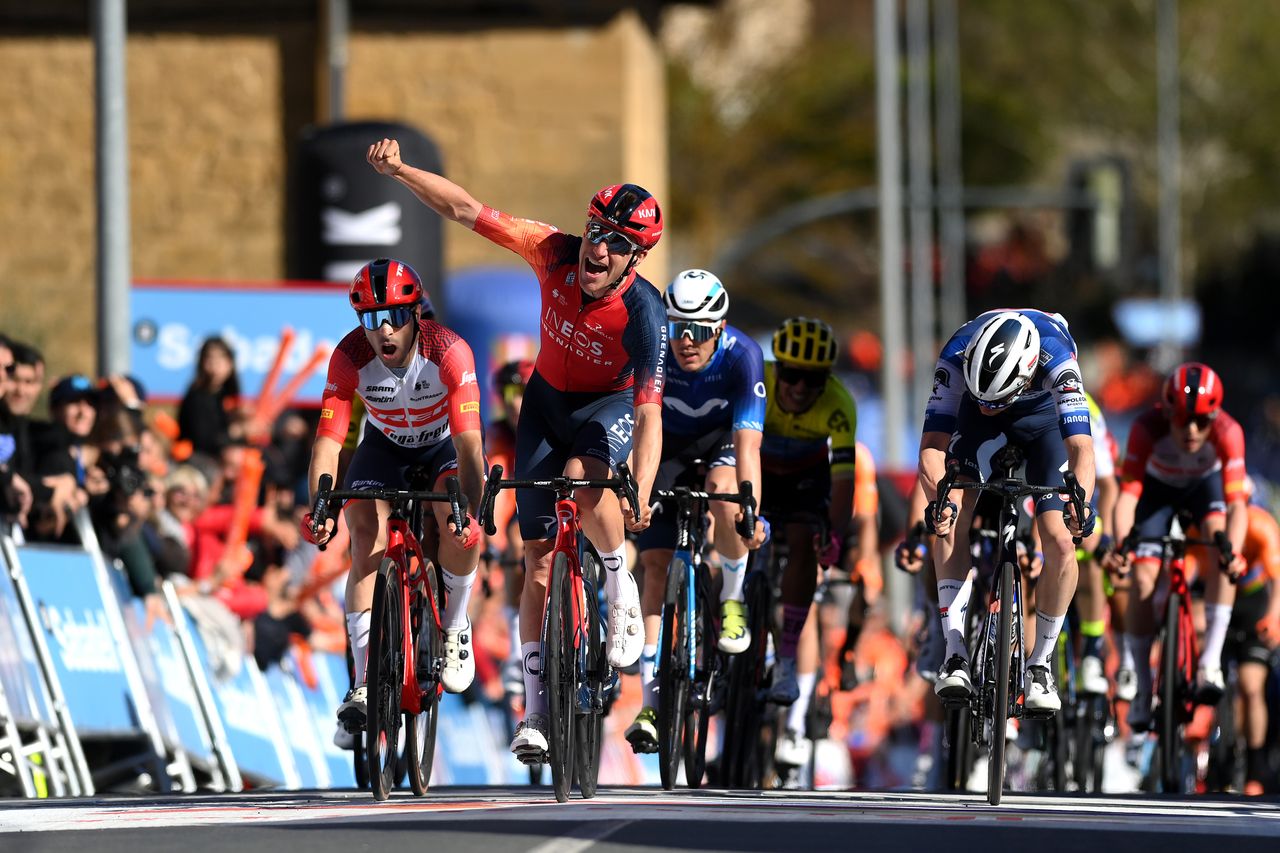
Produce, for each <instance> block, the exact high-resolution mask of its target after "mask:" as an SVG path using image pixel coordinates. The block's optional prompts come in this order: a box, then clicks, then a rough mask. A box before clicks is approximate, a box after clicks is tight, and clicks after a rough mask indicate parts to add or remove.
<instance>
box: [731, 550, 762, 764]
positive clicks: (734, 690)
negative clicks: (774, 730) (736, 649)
mask: <svg viewBox="0 0 1280 853" xmlns="http://www.w3.org/2000/svg"><path fill="white" fill-rule="evenodd" d="M743 597H744V599H745V601H746V604H747V622H748V625H749V627H750V630H751V645H750V646H748V647H747V650H746V651H744V652H742V653H741V654H738V655H734V656H733V658H732V659H731V660H730V663H729V696H728V699H727V700H726V701H725V709H724V724H725V736H724V749H723V751H722V753H721V756H720V778H721V784H722V785H723V786H724V787H727V788H750V787H754V786H755V785H757V784H759V778H760V775H761V774H760V770H759V767H758V764H759V753H760V736H761V729H762V726H761V721H762V718H763V713H762V709H761V706H760V698H759V693H760V689H761V683H762V681H763V680H764V670H765V652H766V650H767V646H768V638H769V631H768V618H769V612H770V607H769V579H768V578H767V577H766V576H765V575H764V573H763V572H752V573H750V574H749V575H748V576H747V579H746V586H745V594H744V596H743Z"/></svg>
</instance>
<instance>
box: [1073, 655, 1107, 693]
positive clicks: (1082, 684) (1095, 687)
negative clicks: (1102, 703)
mask: <svg viewBox="0 0 1280 853" xmlns="http://www.w3.org/2000/svg"><path fill="white" fill-rule="evenodd" d="M1108 687H1110V685H1109V684H1108V683H1107V673H1106V671H1105V670H1103V668H1102V659H1101V658H1098V657H1095V656H1094V655H1085V656H1084V657H1082V658H1081V659H1080V668H1079V669H1078V670H1076V689H1077V690H1079V691H1080V692H1081V693H1084V694H1086V695H1089V696H1106V695H1107V688H1108Z"/></svg>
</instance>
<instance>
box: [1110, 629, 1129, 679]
mask: <svg viewBox="0 0 1280 853" xmlns="http://www.w3.org/2000/svg"><path fill="white" fill-rule="evenodd" d="M1111 639H1112V640H1114V641H1115V644H1116V653H1117V654H1119V655H1120V668H1121V669H1127V670H1130V671H1132V670H1133V668H1134V667H1133V635H1132V634H1112V636H1111Z"/></svg>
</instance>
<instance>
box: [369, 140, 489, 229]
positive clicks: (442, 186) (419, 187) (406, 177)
mask: <svg viewBox="0 0 1280 853" xmlns="http://www.w3.org/2000/svg"><path fill="white" fill-rule="evenodd" d="M365 159H366V160H367V161H368V162H369V165H370V166H373V168H374V169H375V170H376V171H377V172H378V174H380V175H386V176H387V177H389V178H395V179H396V180H397V181H399V182H400V183H402V184H404V185H405V186H406V187H408V188H409V190H410V191H411V192H412V193H413V194H414V195H416V196H417V197H418V200H419V201H421V202H422V203H423V204H425V205H426V206H427V207H429V208H431V209H432V210H434V211H435V212H436V213H438V214H440V215H441V216H443V217H444V218H445V219H452V220H453V221H454V222H457V223H460V224H462V225H465V226H466V227H468V228H474V227H475V224H476V219H477V218H478V217H479V216H480V211H481V209H483V205H482V204H480V202H478V201H476V200H475V199H474V198H472V196H471V193H469V192H467V191H466V190H464V189H463V188H462V187H460V186H458V185H457V184H455V183H454V182H453V181H451V180H449V179H448V178H446V177H444V176H442V175H437V174H435V173H434V172H427V171H425V170H423V169H419V168H417V167H415V166H410V165H409V164H408V163H406V162H404V161H403V160H402V159H401V158H400V143H399V142H398V141H396V140H394V139H383V140H382V141H380V142H375V143H373V144H372V145H370V146H369V151H368V152H367V153H366V154H365Z"/></svg>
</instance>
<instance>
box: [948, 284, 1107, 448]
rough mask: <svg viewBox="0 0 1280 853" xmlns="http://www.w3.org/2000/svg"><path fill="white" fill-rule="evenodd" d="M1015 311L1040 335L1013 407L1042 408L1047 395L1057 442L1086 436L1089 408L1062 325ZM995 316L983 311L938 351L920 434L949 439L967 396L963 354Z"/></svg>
mask: <svg viewBox="0 0 1280 853" xmlns="http://www.w3.org/2000/svg"><path fill="white" fill-rule="evenodd" d="M1005 310H1009V309H1005ZM1016 310H1017V311H1018V313H1019V314H1022V315H1023V316H1025V317H1026V318H1027V319H1029V320H1031V322H1032V323H1034V324H1035V327H1036V331H1037V332H1039V333H1040V363H1039V365H1038V366H1037V367H1036V372H1035V374H1034V375H1033V376H1032V377H1031V384H1030V385H1029V386H1028V390H1027V393H1025V394H1024V395H1023V396H1022V398H1021V399H1020V400H1019V401H1018V403H1019V405H1029V404H1031V403H1035V402H1042V401H1044V400H1045V399H1046V398H1047V397H1049V396H1050V395H1052V396H1053V399H1054V402H1055V404H1056V405H1057V409H1058V431H1059V432H1060V433H1061V434H1062V437H1063V438H1067V437H1068V436H1072V435H1089V434H1090V429H1089V403H1088V400H1087V398H1086V397H1085V393H1084V383H1083V382H1082V381H1081V380H1080V365H1079V364H1078V363H1077V362H1076V342H1075V340H1074V339H1073V338H1072V337H1071V333H1070V332H1069V331H1067V321H1066V320H1064V319H1063V318H1062V315H1060V314H1047V313H1045V312H1044V311H1036V310H1034V309H1031V308H1020V309H1016ZM999 313H1001V312H1000V311H988V312H986V313H985V314H980V315H978V316H977V317H975V318H974V319H972V320H970V321H969V322H968V323H965V324H964V325H963V326H961V327H960V330H959V331H957V332H956V333H955V334H954V335H952V336H951V340H949V341H947V345H946V346H944V347H943V348H942V354H941V355H939V356H938V364H937V367H936V368H935V370H934V373H933V395H932V396H931V397H929V402H928V404H927V405H926V406H925V410H924V431H925V432H945V433H947V434H954V433H955V429H956V412H957V411H959V409H960V402H961V401H962V400H963V399H964V398H965V397H966V396H968V394H969V392H968V389H966V387H965V383H964V351H965V348H966V347H967V346H968V345H969V341H970V339H971V338H972V337H973V336H974V335H976V334H977V333H978V330H979V329H981V328H982V325H983V324H984V323H986V322H987V321H988V320H990V319H991V318H992V317H994V316H995V315H996V314H999ZM1024 401H1025V402H1024Z"/></svg>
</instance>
